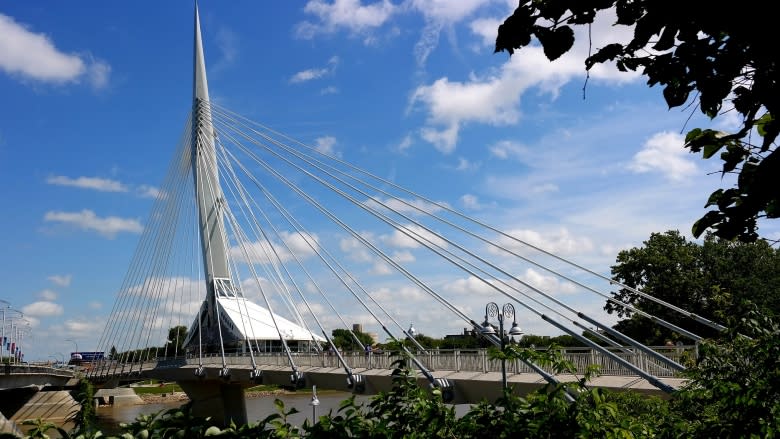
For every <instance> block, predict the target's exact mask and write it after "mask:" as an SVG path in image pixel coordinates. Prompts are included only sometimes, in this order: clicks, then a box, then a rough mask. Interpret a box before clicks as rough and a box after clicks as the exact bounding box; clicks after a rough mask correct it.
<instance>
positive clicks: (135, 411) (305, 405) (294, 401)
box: [97, 391, 371, 434]
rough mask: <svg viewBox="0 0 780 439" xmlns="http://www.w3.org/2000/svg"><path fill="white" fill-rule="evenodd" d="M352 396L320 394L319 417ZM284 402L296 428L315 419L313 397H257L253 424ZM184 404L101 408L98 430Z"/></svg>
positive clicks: (251, 403) (111, 430)
mask: <svg viewBox="0 0 780 439" xmlns="http://www.w3.org/2000/svg"><path fill="white" fill-rule="evenodd" d="M350 396H352V394H351V393H348V392H332V391H328V392H324V393H320V394H319V395H318V398H319V401H320V405H319V406H317V408H316V410H317V416H320V415H324V414H327V413H328V411H330V410H333V411H334V412H335V411H336V410H337V409H338V407H339V404H341V402H342V401H344V400H345V399H347V398H349V397H350ZM277 398H278V399H280V400H282V401H283V402H284V406H285V409H286V410H287V411H289V410H290V408H293V407H294V408H296V409H297V410H298V413H296V414H294V415H291V416H290V417H289V418H288V420H289V422H290V423H291V424H293V425H299V426H300V425H302V424H303V421H304V420H306V419H309V420H311V419H312V414H313V407H312V406H311V394H310V393H301V394H295V393H292V394H284V395H271V396H261V397H257V398H247V400H246V412H247V419H248V420H249V422H257V421H260V420H262V419H265V418H266V417H267V416H268V415H272V414H274V413H277V411H276V406H275V405H274V400H275V399H277ZM370 398H371V396H365V395H357V396H356V397H355V400H356V402H357V403H358V404H360V403H367V402H368V401H369V400H370ZM182 404H183V403H182V402H181V401H172V402H167V403H148V404H138V405H126V406H104V407H99V408H98V409H97V418H98V419H97V424H98V428H99V429H101V430H102V431H103V432H104V433H108V434H115V433H117V432H118V431H119V424H120V423H122V422H132V421H133V420H135V418H137V417H138V416H139V415H148V414H152V413H157V412H160V411H163V410H168V409H172V408H176V407H179V406H181V405H182Z"/></svg>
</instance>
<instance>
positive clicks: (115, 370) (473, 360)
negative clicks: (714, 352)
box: [90, 346, 696, 378]
mask: <svg viewBox="0 0 780 439" xmlns="http://www.w3.org/2000/svg"><path fill="white" fill-rule="evenodd" d="M651 349H653V350H654V351H656V352H658V353H660V354H661V355H663V356H664V357H667V358H669V359H671V360H673V361H675V362H677V363H680V364H685V363H686V362H687V361H688V360H691V359H694V358H695V357H696V347H695V346H674V347H667V346H658V347H652V348H651ZM608 350H610V351H611V352H613V353H614V354H615V355H617V356H618V357H620V358H622V359H623V360H625V361H627V362H629V363H631V364H634V365H635V366H637V367H638V368H639V369H641V370H643V371H645V372H646V373H648V374H651V375H653V376H656V377H659V378H664V377H674V376H677V374H678V372H677V371H675V370H674V369H672V368H670V367H668V366H667V365H666V364H664V363H663V362H662V361H661V360H659V359H657V358H655V357H652V356H650V355H648V354H646V353H645V352H642V351H640V350H638V349H634V348H630V347H624V348H609V349H608ZM560 351H561V354H562V356H563V358H564V359H565V360H568V361H571V362H572V364H574V367H575V370H576V373H577V374H584V373H585V371H586V369H587V368H588V366H590V365H597V366H598V367H599V373H600V374H601V375H611V376H636V373H635V372H633V371H631V370H628V369H627V368H625V367H624V366H622V365H621V364H620V363H618V362H617V361H615V360H614V359H612V358H610V357H608V356H605V355H603V354H601V353H599V352H597V351H595V350H593V349H590V348H564V349H560ZM341 355H342V357H343V358H344V360H345V361H346V363H347V365H349V367H351V368H353V369H390V368H391V367H392V364H393V363H394V362H395V361H397V360H398V359H400V358H402V356H401V355H400V354H398V353H397V352H393V353H382V352H369V353H365V352H343V353H342V354H341ZM292 356H293V361H294V362H295V365H296V366H297V367H332V368H340V367H342V365H341V364H340V363H339V359H338V356H337V355H335V354H332V353H331V354H329V353H328V352H322V353H308V352H294V353H293V354H292ZM415 356H416V357H417V359H418V360H419V361H420V362H421V363H422V364H423V365H424V366H425V367H426V368H427V369H428V370H430V371H436V370H449V371H458V372H460V371H464V372H481V373H487V372H500V371H501V361H500V360H491V359H490V358H489V355H488V352H487V350H486V349H469V350H465V349H460V350H445V349H433V350H429V351H427V353H422V352H419V353H415ZM254 359H255V364H257V365H258V367H261V368H262V367H263V366H265V367H268V366H272V367H274V366H276V367H289V366H290V363H289V360H288V357H287V355H286V354H285V353H281V352H279V353H276V352H274V353H255V354H254ZM201 362H202V364H203V365H204V366H206V367H222V365H223V363H222V356H221V355H220V354H208V355H203V356H202V357H200V358H199V357H197V356H190V357H186V358H185V357H177V358H157V359H155V360H150V361H144V362H136V363H124V364H119V363H111V364H104V365H102V366H100V367H99V369H98V370H96V371H93V372H92V373H90V375H96V376H105V375H111V376H123V375H132V374H133V373H138V372H140V371H142V370H149V369H153V368H155V367H160V368H169V367H181V366H184V365H187V364H189V365H192V364H195V365H198V364H201ZM225 363H226V364H227V366H228V367H233V366H243V367H247V368H248V367H251V365H252V359H251V357H250V356H249V354H248V353H234V354H227V355H226V356H225ZM543 369H544V368H543ZM506 370H507V373H508V374H516V373H535V372H534V371H533V370H532V369H531V368H530V367H528V366H527V365H526V364H525V363H523V362H521V361H519V360H507V362H506ZM546 372H548V373H552V372H553V371H552V370H546Z"/></svg>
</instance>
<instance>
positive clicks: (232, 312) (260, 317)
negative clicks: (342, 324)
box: [217, 297, 325, 341]
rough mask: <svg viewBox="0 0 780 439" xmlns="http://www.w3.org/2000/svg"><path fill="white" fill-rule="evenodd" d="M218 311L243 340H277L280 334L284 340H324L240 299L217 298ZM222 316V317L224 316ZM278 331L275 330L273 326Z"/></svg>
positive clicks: (258, 306)
mask: <svg viewBox="0 0 780 439" xmlns="http://www.w3.org/2000/svg"><path fill="white" fill-rule="evenodd" d="M217 302H219V308H220V310H222V311H224V314H227V316H228V318H230V320H232V322H231V323H232V324H233V326H234V327H235V329H236V330H238V331H239V332H240V333H241V335H242V336H243V337H244V338H245V339H249V340H279V334H280V333H281V334H282V337H284V339H285V340H315V341H325V338H323V337H320V336H318V335H316V334H313V333H312V332H311V331H309V330H307V329H306V328H303V327H301V326H299V325H297V324H295V323H293V322H291V321H289V320H287V319H285V318H284V317H281V316H279V315H278V314H274V315H273V317H274V318H273V319H272V318H271V313H270V312H269V311H268V310H267V309H265V308H263V307H262V306H260V305H256V304H254V303H252V302H250V301H249V300H247V299H245V298H242V297H218V298H217ZM224 314H223V315H224ZM274 320H276V325H278V327H279V329H278V330H277V328H276V326H275V325H274Z"/></svg>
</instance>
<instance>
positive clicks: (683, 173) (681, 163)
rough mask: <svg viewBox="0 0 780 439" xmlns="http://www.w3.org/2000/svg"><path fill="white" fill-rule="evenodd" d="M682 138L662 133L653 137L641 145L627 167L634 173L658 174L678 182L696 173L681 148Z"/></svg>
mask: <svg viewBox="0 0 780 439" xmlns="http://www.w3.org/2000/svg"><path fill="white" fill-rule="evenodd" d="M684 143H685V139H683V136H682V135H680V134H677V133H671V132H662V133H658V134H655V135H653V137H651V138H650V139H648V140H647V142H645V144H644V145H642V149H641V150H640V151H639V152H638V153H636V154H635V155H634V157H633V159H632V160H631V163H629V165H628V169H630V170H631V171H634V172H636V173H645V172H660V173H661V174H663V175H664V177H666V178H667V179H668V180H672V181H680V180H683V179H685V178H687V177H690V176H691V175H693V174H695V173H696V172H697V168H696V165H695V164H694V163H693V161H692V160H690V159H689V158H687V157H688V156H689V155H690V154H689V153H688V150H686V149H685V148H682V145H683V144H684Z"/></svg>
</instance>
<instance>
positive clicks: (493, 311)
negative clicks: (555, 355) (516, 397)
mask: <svg viewBox="0 0 780 439" xmlns="http://www.w3.org/2000/svg"><path fill="white" fill-rule="evenodd" d="M492 317H495V318H496V319H497V320H498V339H499V340H500V341H501V388H502V389H503V391H504V392H506V388H507V385H506V358H505V357H504V348H505V346H506V345H505V342H504V319H512V329H510V330H509V336H510V337H513V336H515V335H518V336H519V335H523V331H522V330H521V329H520V327H519V326H518V325H517V320H516V319H515V307H514V306H513V305H512V304H511V303H506V304H504V306H503V307H502V308H501V309H500V310H499V308H498V305H496V303H495V302H489V303H488V304H487V306H485V322H484V323H482V333H483V334H494V335H495V334H496V330H495V329H493V326H492V325H491V324H490V320H489V319H490V318H492Z"/></svg>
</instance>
